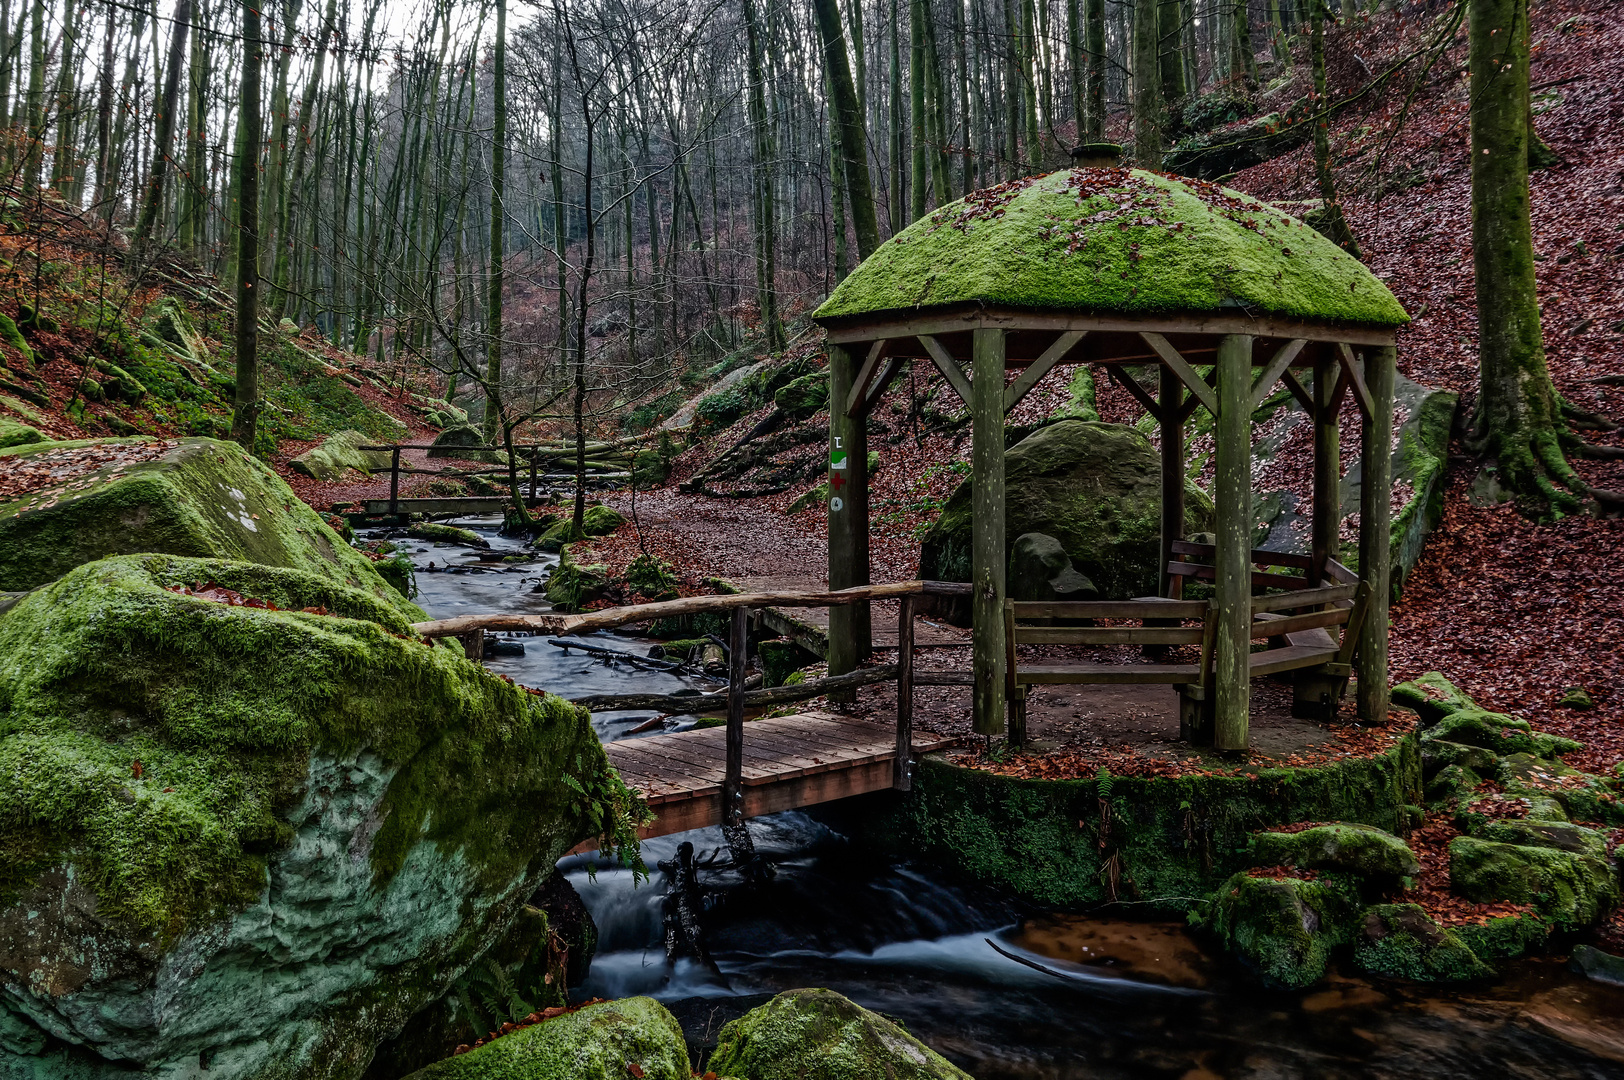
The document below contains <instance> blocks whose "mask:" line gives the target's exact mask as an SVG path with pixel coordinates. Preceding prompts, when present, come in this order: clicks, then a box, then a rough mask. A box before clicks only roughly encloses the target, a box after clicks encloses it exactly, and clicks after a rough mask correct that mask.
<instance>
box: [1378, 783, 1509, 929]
mask: <svg viewBox="0 0 1624 1080" xmlns="http://www.w3.org/2000/svg"><path fill="white" fill-rule="evenodd" d="M1452 818H1453V815H1452V814H1451V813H1450V812H1448V811H1439V812H1437V813H1432V814H1429V815H1427V819H1426V822H1425V824H1423V825H1422V826H1421V828H1419V829H1417V830H1415V831H1414V832H1413V833H1411V834H1410V836H1409V843H1410V850H1412V851H1414V852H1415V857H1416V858H1417V859H1418V860H1419V861H1420V863H1421V873H1420V874H1419V875H1418V876H1417V877H1416V879H1415V886H1414V887H1413V888H1410V889H1406V890H1405V891H1404V892H1403V893H1401V894H1400V896H1399V899H1400V900H1401V901H1402V902H1405V903H1412V904H1420V905H1421V907H1422V909H1423V910H1425V911H1426V913H1427V914H1428V915H1430V916H1432V918H1433V920H1434V921H1435V922H1437V923H1438V924H1439V925H1440V926H1467V925H1474V924H1475V925H1477V926H1482V925H1484V924H1486V923H1487V922H1488V921H1489V920H1490V919H1500V918H1507V917H1510V916H1514V915H1531V914H1533V911H1534V909H1533V908H1532V907H1531V906H1530V905H1528V904H1513V903H1510V902H1509V901H1503V900H1502V901H1496V902H1494V903H1490V904H1474V903H1472V902H1471V901H1470V900H1467V899H1465V898H1464V897H1460V896H1456V895H1455V894H1454V893H1453V892H1451V891H1450V880H1449V842H1450V841H1451V840H1453V839H1455V838H1456V837H1457V836H1460V835H1461V831H1460V830H1459V829H1457V828H1456V827H1455V824H1454V821H1453V820H1452Z"/></svg>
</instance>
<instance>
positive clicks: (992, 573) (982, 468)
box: [831, 329, 1024, 741]
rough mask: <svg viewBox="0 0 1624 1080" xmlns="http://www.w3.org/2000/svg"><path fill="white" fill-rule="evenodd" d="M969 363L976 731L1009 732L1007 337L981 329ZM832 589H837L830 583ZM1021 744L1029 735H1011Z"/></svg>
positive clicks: (975, 339) (974, 341)
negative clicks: (1006, 700) (1006, 642)
mask: <svg viewBox="0 0 1624 1080" xmlns="http://www.w3.org/2000/svg"><path fill="white" fill-rule="evenodd" d="M971 339H972V345H971V360H970V373H971V378H970V433H971V434H970V438H971V442H970V493H971V541H970V547H971V573H970V579H971V581H972V582H973V583H974V585H975V594H974V596H973V597H972V599H971V606H970V611H971V627H972V635H973V647H972V650H971V664H972V668H973V670H974V672H975V699H974V700H975V707H974V718H975V730H976V732H977V733H978V734H981V735H996V734H998V733H999V732H1001V731H1003V730H1004V675H1005V672H1004V667H1005V658H1004V573H1005V562H1006V558H1007V557H1006V555H1005V547H1004V331H1003V330H1001V329H992V330H987V329H977V330H975V331H974V332H973V333H972V335H971ZM831 584H832V583H831ZM1011 735H1012V736H1014V738H1015V740H1016V741H1019V740H1020V739H1021V738H1023V737H1024V732H1014V731H1012V732H1011Z"/></svg>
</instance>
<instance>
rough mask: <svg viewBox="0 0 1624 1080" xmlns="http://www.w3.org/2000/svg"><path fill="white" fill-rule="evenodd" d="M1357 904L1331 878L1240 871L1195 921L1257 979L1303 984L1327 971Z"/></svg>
mask: <svg viewBox="0 0 1624 1080" xmlns="http://www.w3.org/2000/svg"><path fill="white" fill-rule="evenodd" d="M1354 912H1355V907H1354V905H1353V903H1352V900H1351V898H1350V897H1349V895H1348V894H1347V892H1346V891H1344V890H1343V889H1341V888H1339V887H1337V886H1336V885H1335V884H1332V883H1330V882H1327V881H1304V880H1302V879H1300V878H1267V877H1251V876H1249V875H1248V874H1247V873H1245V872H1242V873H1239V874H1236V875H1235V876H1234V877H1232V878H1230V879H1229V880H1228V881H1226V882H1225V883H1224V884H1223V885H1221V886H1219V888H1218V891H1217V892H1216V893H1215V894H1213V897H1212V899H1211V902H1210V904H1209V905H1208V910H1207V911H1205V912H1192V913H1191V921H1192V922H1193V923H1195V924H1196V925H1198V926H1202V927H1204V928H1206V929H1207V930H1208V931H1210V932H1211V933H1212V934H1213V935H1214V936H1215V937H1216V938H1217V939H1218V940H1219V941H1220V942H1221V943H1222V944H1223V946H1224V948H1225V950H1226V951H1227V952H1229V953H1230V954H1231V955H1233V956H1234V957H1235V958H1236V959H1238V960H1239V961H1240V962H1241V964H1242V966H1244V967H1246V968H1247V969H1248V970H1249V971H1251V972H1252V973H1253V974H1254V975H1256V976H1257V978H1258V980H1259V981H1260V982H1262V983H1263V985H1264V986H1267V987H1269V988H1271V989H1275V990H1300V989H1302V988H1303V987H1305V986H1312V985H1313V984H1315V983H1317V982H1319V980H1320V979H1321V978H1323V977H1324V976H1325V971H1326V968H1327V967H1328V966H1329V964H1330V961H1331V952H1332V950H1334V949H1335V948H1337V947H1338V946H1339V945H1342V944H1345V943H1346V942H1347V940H1348V938H1349V936H1350V933H1351V930H1352V924H1353V915H1354Z"/></svg>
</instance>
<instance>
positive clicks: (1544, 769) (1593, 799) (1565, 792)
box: [1500, 754, 1624, 825]
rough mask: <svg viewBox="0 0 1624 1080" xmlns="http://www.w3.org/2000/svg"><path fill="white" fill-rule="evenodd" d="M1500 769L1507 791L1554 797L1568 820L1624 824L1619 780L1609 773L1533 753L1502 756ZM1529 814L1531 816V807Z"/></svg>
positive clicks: (1547, 797) (1536, 798)
mask: <svg viewBox="0 0 1624 1080" xmlns="http://www.w3.org/2000/svg"><path fill="white" fill-rule="evenodd" d="M1500 773H1501V781H1502V782H1503V783H1504V784H1505V789H1506V793H1507V794H1509V795H1520V796H1522V797H1524V798H1527V799H1531V800H1535V801H1536V802H1537V801H1538V800H1544V799H1549V800H1554V801H1555V802H1556V803H1557V804H1559V805H1560V806H1561V808H1562V811H1563V816H1564V817H1566V818H1567V819H1568V820H1574V821H1600V822H1605V823H1607V824H1609V825H1624V801H1621V800H1620V797H1619V786H1620V784H1619V781H1618V780H1616V779H1614V778H1612V777H1607V776H1597V775H1595V774H1594V773H1587V772H1581V771H1580V770H1578V769H1575V768H1573V767H1572V766H1570V765H1565V764H1563V763H1562V762H1560V761H1556V760H1553V759H1551V758H1549V757H1544V756H1539V755H1536V754H1510V755H1507V756H1506V757H1503V758H1501V759H1500ZM1529 816H1531V817H1532V816H1534V815H1533V813H1532V811H1530V815H1529Z"/></svg>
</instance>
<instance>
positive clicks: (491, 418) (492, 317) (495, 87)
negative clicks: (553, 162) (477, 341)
mask: <svg viewBox="0 0 1624 1080" xmlns="http://www.w3.org/2000/svg"><path fill="white" fill-rule="evenodd" d="M491 81H492V85H491V94H492V98H491V100H492V103H493V104H492V120H491V251H490V259H491V262H490V274H489V276H488V277H487V278H486V286H485V429H484V430H485V442H486V444H490V443H494V442H495V441H496V436H497V433H498V432H499V431H500V430H501V429H500V428H499V427H498V424H499V423H500V420H501V412H502V273H503V266H502V264H503V255H504V250H503V245H504V244H505V242H506V239H507V236H506V228H505V224H506V222H505V221H504V218H503V215H504V212H505V209H504V205H503V194H504V192H505V189H506V185H507V0H496V55H495V56H494V58H493V59H492V80H491ZM519 510H520V512H521V513H523V510H524V508H523V507H522V506H521V507H520V508H519Z"/></svg>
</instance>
